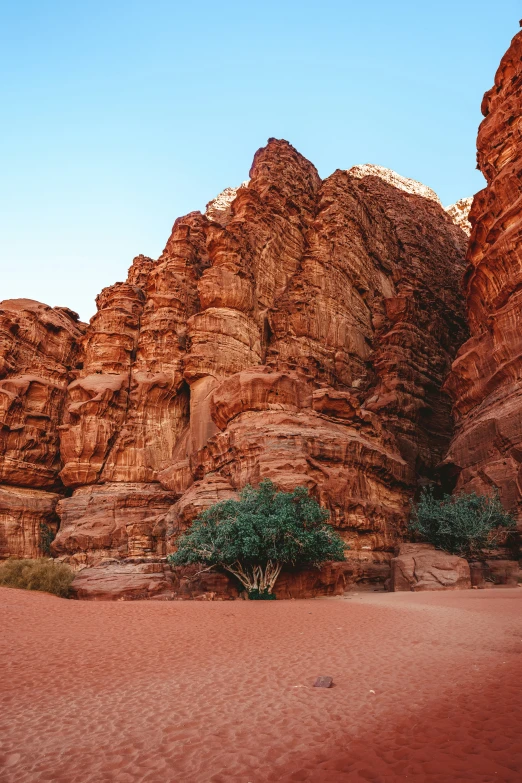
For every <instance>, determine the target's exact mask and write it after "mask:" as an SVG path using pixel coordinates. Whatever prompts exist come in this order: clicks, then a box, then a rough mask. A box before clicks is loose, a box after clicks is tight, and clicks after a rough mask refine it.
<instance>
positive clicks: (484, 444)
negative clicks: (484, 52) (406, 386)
mask: <svg viewBox="0 0 522 783" xmlns="http://www.w3.org/2000/svg"><path fill="white" fill-rule="evenodd" d="M521 108H522V32H520V33H518V35H516V36H515V37H514V38H513V41H512V43H511V46H510V48H509V49H508V51H507V52H506V54H505V55H504V57H503V58H502V61H501V63H500V67H499V69H498V71H497V74H496V76H495V84H494V86H493V87H492V88H491V90H489V92H487V93H486V94H485V96H484V100H483V102H482V112H483V114H484V116H485V119H484V120H483V121H482V124H481V126H480V129H479V134H478V139H477V149H478V153H477V160H478V165H479V168H480V170H481V171H482V173H483V174H484V176H485V177H486V180H487V183H488V184H487V187H486V188H484V190H482V191H480V193H478V194H477V195H476V196H475V199H474V202H473V207H472V209H471V213H470V220H471V224H472V227H473V228H472V232H471V237H470V245H469V250H468V255H467V260H468V262H469V266H468V270H467V272H466V278H465V291H466V297H467V307H468V317H469V326H470V331H471V339H470V340H468V342H466V343H465V344H464V346H463V347H462V348H461V350H460V351H459V353H458V356H457V358H456V360H455V363H454V364H453V369H452V373H451V375H450V377H449V379H448V382H447V385H446V388H447V390H448V391H449V393H450V394H451V395H452V397H453V399H454V410H455V415H456V423H457V432H456V435H455V438H454V439H453V441H452V444H451V447H450V450H449V453H448V456H447V458H446V462H447V463H448V464H449V465H450V466H451V467H452V468H453V470H454V471H455V473H456V474H457V475H458V484H457V489H462V490H466V491H472V490H475V491H476V492H478V493H481V494H483V493H490V492H491V491H492V490H493V489H498V490H499V492H500V497H501V500H502V502H503V503H504V505H505V506H506V507H507V508H510V509H512V510H514V511H515V512H517V514H518V516H519V518H520V515H521V512H522V492H521V479H520V477H521V464H522V307H521V303H522V285H521V284H522V252H521V248H522V222H521V215H522V141H521V134H520V130H521V123H522V116H521Z"/></svg>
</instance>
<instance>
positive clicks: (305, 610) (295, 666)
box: [0, 588, 522, 783]
mask: <svg viewBox="0 0 522 783" xmlns="http://www.w3.org/2000/svg"><path fill="white" fill-rule="evenodd" d="M0 623H1V625H0V628H1V634H0V648H1V678H0V692H1V698H0V701H1V709H0V780H2V781H3V783H36V781H52V782H53V783H73V782H74V783H91V782H92V783H103V782H104V781H111V782H112V781H114V782H115V783H138V781H140V782H141V781H144V782H145V781H147V783H156V781H158V782H159V781H162V782H163V783H165V782H166V781H176V782H177V781H180V783H181V782H182V783H205V782H206V781H212V783H229V782H230V781H233V782H234V783H235V781H242V783H249V782H250V783H264V781H310V782H313V783H316V782H317V783H326V782H328V783H330V781H332V782H333V783H335V782H336V781H339V782H341V781H346V783H367V782H368V781H373V783H395V782H396V781H397V782H398V781H401V783H402V782H403V781H408V783H421V782H424V781H430V783H431V782H433V783H435V782H436V783H450V782H451V783H457V782H458V781H466V783H470V782H473V783H478V782H479V781H481V782H483V783H486V782H487V783H500V782H501V781H502V782H505V781H510V782H511V781H513V783H515V781H516V783H520V781H521V780H522V589H520V588H518V589H498V590H484V591H465V592H452V593H445V594H436V593H431V594H409V593H408V594H404V593H403V594H381V593H363V594H361V593H359V594H351V597H350V598H344V599H322V600H313V601H275V602H264V601H261V602H255V603H253V602H252V603H248V602H243V601H235V602H214V603H210V602H209V603H201V602H172V603H171V602H168V603H164V602H136V603H82V602H76V601H66V600H62V599H59V598H54V597H52V596H48V595H45V594H39V593H27V592H23V591H19V590H10V589H6V588H0ZM319 674H324V675H330V676H332V677H333V678H334V682H335V687H334V688H331V689H329V690H321V689H317V688H313V687H311V686H312V684H313V682H314V679H315V677H316V676H317V675H319Z"/></svg>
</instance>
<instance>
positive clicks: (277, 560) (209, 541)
mask: <svg viewBox="0 0 522 783" xmlns="http://www.w3.org/2000/svg"><path fill="white" fill-rule="evenodd" d="M328 517H329V514H328V511H326V510H325V509H323V508H321V506H320V505H319V503H317V501H316V500H314V499H313V498H311V497H310V496H309V495H308V491H307V489H306V487H297V488H296V489H294V491H293V492H281V491H278V490H277V488H276V487H275V485H274V484H273V483H272V482H271V481H268V480H265V481H263V482H261V484H260V485H259V487H258V488H257V489H254V488H253V487H251V486H247V487H245V488H244V489H243V490H242V492H241V493H240V496H239V499H238V500H225V501H223V502H221V503H216V504H215V505H213V506H211V507H210V508H208V509H206V510H205V511H203V512H202V513H201V514H200V515H199V516H198V517H197V518H196V519H195V520H194V522H193V523H192V526H191V527H190V528H189V530H187V531H186V532H185V533H184V534H183V535H182V536H181V537H180V539H179V541H178V549H177V552H175V553H174V554H173V555H170V556H169V560H170V562H171V563H172V564H174V565H189V564H193V563H201V564H203V565H205V566H206V569H205V570H210V569H211V568H216V567H219V568H222V569H224V570H225V571H228V572H230V573H231V574H234V576H235V577H237V579H239V581H240V582H241V584H242V585H243V586H244V587H245V588H246V590H247V591H248V593H249V597H251V598H269V597H272V590H273V588H274V585H275V583H276V580H277V577H278V576H279V574H280V572H281V569H282V567H283V566H284V565H292V566H320V565H321V564H322V563H324V562H326V561H328V560H344V549H345V544H344V543H343V541H342V539H341V538H340V536H339V535H338V534H337V533H336V532H335V530H334V529H333V528H332V527H331V526H330V525H327V524H326V520H327V519H328Z"/></svg>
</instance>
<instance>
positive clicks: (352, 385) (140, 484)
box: [53, 139, 466, 595]
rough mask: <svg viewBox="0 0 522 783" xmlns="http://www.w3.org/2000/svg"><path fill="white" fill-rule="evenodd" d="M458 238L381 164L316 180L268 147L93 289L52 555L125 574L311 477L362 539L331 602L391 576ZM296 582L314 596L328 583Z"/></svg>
mask: <svg viewBox="0 0 522 783" xmlns="http://www.w3.org/2000/svg"><path fill="white" fill-rule="evenodd" d="M465 245H466V236H465V234H464V233H463V232H462V231H461V229H459V228H458V227H456V226H455V225H454V224H453V222H452V221H451V219H450V217H449V216H448V215H447V213H446V212H445V211H444V209H443V208H442V206H441V205H440V203H439V202H438V200H437V198H436V196H435V195H434V194H433V193H432V192H431V191H429V189H426V188H423V186H420V185H419V184H418V183H412V182H411V181H409V180H404V179H402V178H400V177H398V176H397V175H395V174H393V172H387V171H386V170H383V169H379V167H357V168H356V169H354V170H353V171H336V172H335V173H334V174H332V175H331V176H330V177H329V178H328V179H326V180H324V181H321V179H320V178H319V176H318V174H317V171H316V169H315V168H314V166H313V165H312V164H311V163H310V162H309V161H307V160H306V159H305V158H303V157H302V156H301V155H299V153H298V152H296V150H295V149H294V148H293V147H292V146H291V145H290V144H288V143H287V142H285V141H277V140H273V139H272V140H270V141H269V143H268V145H267V146H266V147H264V148H263V149H261V150H259V151H258V152H257V153H256V156H255V158H254V162H253V165H252V169H251V171H250V180H249V182H248V183H244V184H243V185H242V186H241V187H240V188H239V189H237V190H232V189H230V190H229V191H227V193H226V194H225V195H224V196H223V198H221V199H216V200H214V201H213V202H211V205H210V207H209V211H208V213H207V215H201V214H200V213H191V214H190V215H187V216H186V217H184V218H181V219H179V220H177V221H176V223H175V224H174V228H173V231H172V235H171V237H170V238H169V241H168V243H167V245H166V248H165V250H164V252H163V254H162V256H161V257H160V259H159V260H158V261H155V262H154V261H151V260H150V259H147V258H144V257H142V256H140V257H138V258H137V259H135V261H134V263H133V266H132V267H131V269H130V272H129V276H128V279H127V281H126V282H125V283H117V284H116V285H114V286H111V287H110V288H107V289H105V290H104V291H103V292H102V293H101V294H100V296H99V297H98V300H97V305H98V312H97V314H96V316H94V318H93V319H92V320H91V324H90V326H89V327H88V329H87V332H86V334H85V337H84V338H83V339H82V341H81V361H82V364H81V367H79V369H78V370H77V371H76V372H75V374H74V378H71V379H69V381H70V382H69V385H68V389H67V397H66V399H65V402H64V403H63V413H62V416H61V419H60V421H61V426H60V430H59V437H60V459H61V463H60V464H59V465H56V466H55V467H56V468H58V469H59V477H60V480H61V482H63V485H64V486H65V487H68V488H70V489H69V492H68V493H67V497H63V499H61V500H60V502H59V505H58V512H59V514H60V516H61V520H62V522H61V527H60V530H59V532H58V535H57V538H56V540H55V542H54V545H53V546H54V551H55V554H57V555H60V556H63V557H66V558H67V559H69V560H70V561H71V562H73V563H78V564H80V563H83V564H88V565H93V564H96V563H97V562H99V561H100V560H101V559H102V558H106V557H110V558H117V559H126V560H127V563H126V565H125V568H126V569H127V570H126V573H127V571H129V569H130V570H132V568H131V566H132V562H131V561H132V558H154V557H158V556H162V555H164V554H165V553H166V552H168V551H170V550H171V549H172V547H173V546H175V541H176V537H177V535H178V534H179V531H180V530H182V529H184V528H185V527H186V526H187V524H188V523H189V522H190V520H191V519H193V518H194V517H195V516H196V515H197V513H198V512H199V511H201V510H202V509H204V508H206V507H208V506H209V505H210V504H212V503H214V502H216V501H218V500H220V499H225V498H229V497H234V496H235V495H236V493H237V491H238V490H239V489H240V488H241V487H243V486H244V485H245V484H246V483H248V482H251V483H254V484H257V483H258V482H259V481H260V480H262V479H263V478H271V479H272V480H273V481H274V482H275V483H276V484H277V485H278V486H280V487H281V488H284V489H291V488H293V487H295V486H296V485H298V484H304V485H306V486H307V487H308V488H309V489H310V491H311V492H312V493H313V494H314V495H315V496H316V497H317V498H318V499H319V500H320V502H321V503H322V504H323V505H324V506H326V507H328V508H329V509H330V511H331V518H332V522H333V523H334V524H335V525H336V526H337V527H338V528H339V530H340V531H341V533H342V535H343V536H344V538H345V539H346V540H347V541H348V542H349V544H350V546H351V548H352V552H351V555H350V557H351V564H350V566H349V567H348V566H346V567H345V566H343V567H342V568H341V569H340V570H339V569H330V572H331V579H330V577H328V580H329V582H331V590H334V589H337V587H335V588H334V587H333V585H334V583H335V585H339V584H341V582H342V583H343V584H344V583H345V581H346V580H347V579H348V577H347V576H346V573H348V572H349V573H350V574H359V575H361V576H360V578H366V577H365V576H364V575H365V574H367V573H369V572H372V574H373V571H372V568H373V567H374V566H372V564H375V568H376V569H377V571H379V574H381V570H382V569H387V568H388V565H387V564H388V563H389V560H390V558H391V550H392V549H393V546H394V544H395V543H396V542H397V541H398V540H400V538H401V536H402V534H403V532H404V525H405V519H406V517H407V510H408V502H409V498H410V497H411V495H412V492H413V491H414V489H415V487H416V486H417V482H418V480H419V478H422V477H426V476H431V475H432V474H433V472H434V470H435V467H436V465H437V464H438V463H439V462H440V460H441V459H442V456H443V455H444V453H445V451H446V449H447V446H448V442H449V438H450V434H451V417H450V406H449V399H448V398H447V397H446V395H445V394H444V393H443V392H442V391H441V385H442V382H443V379H444V378H445V376H446V375H447V373H448V370H449V367H450V364H451V361H452V359H453V346H456V345H459V344H461V343H462V341H463V340H464V339H465V330H464V322H463V317H462V311H463V303H462V302H461V300H460V298H459V294H458V291H459V279H460V276H461V274H462V272H463V268H464V261H463V257H464V252H465ZM77 339H78V338H77ZM358 563H360V565H357V564H358ZM347 569H348V570H347ZM116 572H118V573H119V571H118V569H117V568H116V571H115V573H116ZM142 572H143V574H145V573H148V572H147V571H146V570H145V571H143V569H142V571H140V574H141V573H142ZM330 572H329V573H330ZM345 572H346V573H345ZM104 573H105V577H104V578H106V577H107V574H108V573H109V572H108V571H105V572H104ZM111 573H112V572H111ZM122 573H123V572H122ZM158 573H159V572H158ZM332 574H333V575H332ZM381 576H383V574H381ZM86 578H87V577H86ZM107 578H108V577H107ZM129 578H130V577H129ZM144 578H145V577H143V575H142V576H140V577H139V579H138V580H137V582H136V584H138V582H139V584H140V585H141V582H142V581H143V579H144ZM155 578H156V577H155ZM157 578H158V579H159V577H157ZM289 578H290V577H289ZM324 578H326V577H324ZM350 578H351V577H350ZM372 578H373V577H372ZM93 579H94V576H93V575H92V573H90V574H89V580H90V585H93V584H94V583H93ZM111 579H112V576H111V577H110V579H109V581H111ZM303 579H304V577H303ZM303 579H302V580H301V581H302V582H303V585H304V584H305V582H306V589H305V587H303V590H305V592H307V594H308V593H310V594H313V593H314V590H318V589H319V588H318V587H317V586H315V587H314V586H313V585H318V584H320V583H322V582H321V580H322V579H323V577H318V576H317V575H316V576H313V577H310V578H308V577H307V578H306V579H305V581H303ZM328 580H327V581H328ZM343 580H344V581H343ZM282 584H283V582H282ZM285 584H286V583H285ZM288 584H292V585H293V587H291V588H290V587H288V588H286V587H285V588H284V589H285V590H287V592H288V594H293V593H292V591H294V592H295V590H296V589H297V588H296V587H295V585H296V584H297V582H296V581H295V579H294V581H293V582H292V581H291V582H288ZM283 586H284V585H283ZM90 589H91V588H89V590H90ZM141 589H142V588H141V587H140V588H139V590H138V592H139V591H140V590H141ZM161 589H163V587H162V588H161ZM282 589H283V588H282ZM325 589H326V590H327V589H329V588H325ZM129 591H130V593H132V590H131V588H130V587H129ZM87 592H88V591H87ZM91 592H92V594H93V595H98V593H97V588H96V586H94V587H93V588H92V591H91Z"/></svg>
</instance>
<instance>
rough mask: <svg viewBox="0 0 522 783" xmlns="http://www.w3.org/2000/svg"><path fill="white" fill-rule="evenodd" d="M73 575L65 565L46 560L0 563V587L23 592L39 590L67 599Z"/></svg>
mask: <svg viewBox="0 0 522 783" xmlns="http://www.w3.org/2000/svg"><path fill="white" fill-rule="evenodd" d="M73 579H74V573H73V571H71V569H70V568H69V566H68V565H66V564H65V563H56V562H55V561H54V560H50V559H48V558H41V559H39V560H6V561H5V562H3V563H0V585H3V586H4V587H19V588H21V589H23V590H40V591H41V592H44V593H53V594H54V595H58V596H60V597H61V598H67V596H68V595H69V588H70V586H71V582H72V581H73Z"/></svg>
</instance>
